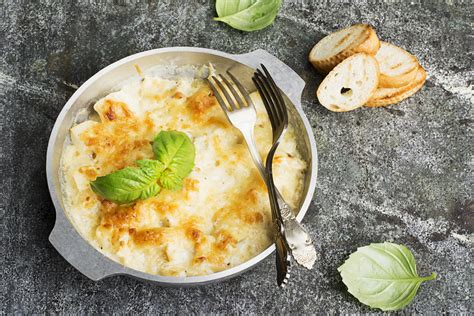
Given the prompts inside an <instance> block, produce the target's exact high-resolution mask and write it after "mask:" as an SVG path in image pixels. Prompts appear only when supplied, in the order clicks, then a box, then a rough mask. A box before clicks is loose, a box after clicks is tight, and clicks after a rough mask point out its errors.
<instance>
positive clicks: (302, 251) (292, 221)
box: [276, 190, 317, 269]
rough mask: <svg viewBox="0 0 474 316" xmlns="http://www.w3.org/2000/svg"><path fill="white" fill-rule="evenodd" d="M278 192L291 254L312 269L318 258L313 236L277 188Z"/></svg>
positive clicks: (297, 260)
mask: <svg viewBox="0 0 474 316" xmlns="http://www.w3.org/2000/svg"><path fill="white" fill-rule="evenodd" d="M276 194H277V199H278V204H279V206H280V213H281V218H282V219H283V226H284V227H285V237H286V240H287V242H288V246H289V247H290V249H291V254H292V255H293V257H294V258H295V260H296V262H298V263H299V264H300V265H302V266H303V267H305V268H307V269H311V268H312V267H313V265H314V262H315V261H316V259H317V254H316V249H315V248H314V245H313V242H312V240H311V237H310V236H309V234H308V233H307V232H306V230H305V229H304V227H303V226H302V225H301V224H300V223H298V221H297V220H296V217H295V215H294V214H293V210H292V209H291V207H290V206H289V205H288V204H287V203H286V202H285V200H283V197H282V196H281V194H280V192H278V190H276Z"/></svg>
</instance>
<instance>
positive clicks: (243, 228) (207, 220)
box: [62, 77, 306, 276]
mask: <svg viewBox="0 0 474 316" xmlns="http://www.w3.org/2000/svg"><path fill="white" fill-rule="evenodd" d="M252 98H253V100H254V102H255V105H256V108H257V117H258V121H257V125H256V127H255V136H256V141H257V144H258V145H259V150H260V153H261V155H262V157H264V155H265V154H266V153H267V152H268V150H269V148H270V146H271V127H270V123H269V121H268V117H267V115H266V112H265V109H264V107H263V105H262V102H261V100H260V98H259V96H258V94H253V95H252ZM94 109H95V110H96V112H97V113H98V114H99V117H100V121H86V122H83V123H81V124H78V125H76V126H74V127H72V128H71V140H72V144H70V145H68V146H67V147H66V148H65V152H64V154H63V157H62V173H63V177H64V190H63V191H64V195H65V201H66V208H67V211H68V213H69V216H70V218H71V220H72V222H73V223H74V225H75V227H76V229H77V230H78V231H79V232H80V234H81V235H82V236H83V237H84V238H85V239H87V240H88V241H89V242H90V243H91V244H92V245H93V246H94V247H95V248H96V249H98V250H99V251H101V252H102V253H104V254H105V255H106V256H108V257H109V258H111V259H113V260H115V261H117V262H119V263H121V264H123V265H125V266H127V267H130V268H133V269H136V270H140V271H143V272H147V273H151V274H159V275H168V276H192V275H206V274H210V273H213V272H218V271H222V270H224V269H227V268H230V267H233V266H236V265H238V264H241V263H243V262H245V261H247V260H249V259H250V258H252V257H254V256H256V255H257V254H259V253H260V252H262V251H263V250H264V249H266V248H267V247H268V246H269V245H270V244H271V241H272V238H271V213H270V206H269V202H268V196H267V191H266V188H265V185H264V183H263V181H262V180H261V178H260V175H259V174H258V171H257V169H256V168H255V166H254V164H253V162H252V160H251V157H250V154H249V153H248V150H247V148H246V144H245V142H244V140H243V138H242V136H241V135H240V133H239V132H238V131H237V130H236V129H235V128H233V127H232V126H231V125H230V123H228V121H227V119H226V117H225V115H224V114H223V112H222V110H221V108H220V107H219V105H218V104H217V101H216V99H215V97H214V96H213V94H212V92H211V90H210V88H209V87H208V85H207V84H205V83H204V82H203V81H201V80H191V79H181V80H176V81H175V80H165V79H161V78H156V77H145V78H144V79H143V80H142V81H141V82H135V83H130V84H127V85H125V86H124V87H123V88H122V89H121V90H120V91H117V92H113V93H111V94H109V95H107V96H106V97H104V98H102V99H100V100H99V101H98V102H97V103H96V104H95V105H94ZM161 130H179V131H183V132H185V133H187V134H188V135H189V136H190V138H191V140H192V141H193V143H194V145H195V147H196V161H195V167H194V170H193V171H192V172H191V174H190V175H189V176H188V177H187V178H186V179H185V180H184V185H183V188H182V189H180V190H177V191H168V190H162V191H161V192H160V193H159V194H158V195H157V196H156V197H153V198H149V199H146V200H143V201H137V202H136V203H133V204H131V205H117V204H115V203H112V202H109V201H106V200H104V199H102V198H100V197H99V196H97V195H96V194H95V193H94V192H93V191H92V190H91V188H90V185H89V184H90V181H92V180H94V179H95V178H96V177H98V176H102V175H106V174H108V173H110V172H113V171H116V170H119V169H121V168H124V167H126V166H130V165H133V164H134V162H135V161H136V160H138V159H144V158H153V152H152V147H151V141H152V140H153V138H154V136H155V135H156V134H157V133H158V132H159V131H161ZM305 169H306V164H305V162H304V161H303V160H302V159H301V158H300V155H299V153H298V151H297V150H296V141H295V135H294V133H293V130H292V129H291V127H290V128H289V130H288V132H287V133H286V135H285V138H284V141H283V142H282V143H281V144H280V146H279V148H278V151H277V154H276V156H275V160H274V173H275V181H276V184H277V186H278V188H279V189H280V192H281V193H282V195H283V196H284V198H285V199H286V201H287V202H288V203H289V204H290V205H291V206H293V207H295V206H298V205H299V202H300V198H301V195H302V192H301V191H302V188H303V177H304V172H305Z"/></svg>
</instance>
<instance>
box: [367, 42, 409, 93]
mask: <svg viewBox="0 0 474 316" xmlns="http://www.w3.org/2000/svg"><path fill="white" fill-rule="evenodd" d="M375 59H377V61H378V62H379V66H380V79H379V80H380V82H379V87H383V88H397V87H403V86H406V85H407V84H409V83H410V82H413V80H415V77H416V74H417V72H418V60H417V59H416V57H415V56H413V55H412V54H410V53H409V52H407V51H406V50H404V49H403V48H400V47H398V46H395V45H392V44H390V43H387V42H381V44H380V49H379V50H378V52H377V54H376V55H375Z"/></svg>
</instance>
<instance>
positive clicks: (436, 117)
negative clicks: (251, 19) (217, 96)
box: [0, 0, 474, 313]
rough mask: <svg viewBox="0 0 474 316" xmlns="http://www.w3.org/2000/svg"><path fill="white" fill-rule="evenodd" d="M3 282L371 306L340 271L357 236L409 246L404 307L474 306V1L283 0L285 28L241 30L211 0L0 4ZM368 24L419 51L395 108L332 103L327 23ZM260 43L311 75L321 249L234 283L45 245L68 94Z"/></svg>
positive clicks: (29, 301) (78, 295)
mask: <svg viewBox="0 0 474 316" xmlns="http://www.w3.org/2000/svg"><path fill="white" fill-rule="evenodd" d="M0 3H1V7H0V14H1V18H0V30H1V33H0V41H1V42H0V43H1V46H0V51H1V56H0V113H1V126H0V138H1V152H0V158H1V181H2V190H1V193H0V194H1V203H2V204H1V218H2V222H1V232H0V234H1V239H2V241H1V245H0V258H1V259H0V262H1V267H2V270H1V279H0V282H1V283H0V291H1V293H0V294H1V296H0V306H1V308H2V310H3V312H7V313H10V312H29V313H32V312H45V311H49V312H69V313H70V312H172V313H175V312H180V313H189V312H194V313H197V312H204V313H207V312H221V313H230V312H232V313H237V312H254V313H279V312H283V313H317V312H320V313H327V312H336V313H337V312H351V313H354V312H355V313H357V312H367V311H370V310H369V309H368V308H366V307H364V306H363V305H362V304H360V303H358V302H357V300H356V299H354V298H353V297H352V296H351V295H350V294H348V293H347V292H346V289H345V286H344V285H343V284H342V282H341V278H340V276H339V274H338V273H337V271H336V268H337V267H338V266H339V265H341V264H342V262H343V261H344V260H345V259H346V258H347V256H348V255H349V254H350V253H351V252H353V251H354V250H355V249H356V248H357V247H358V246H363V245H366V244H368V243H371V242H382V241H394V242H397V243H403V244H405V245H407V246H408V247H409V248H410V249H412V250H413V252H414V255H415V257H416V259H417V263H418V268H419V272H420V274H422V275H425V274H427V273H429V272H431V271H435V272H437V273H438V275H439V278H438V279H437V280H436V281H431V282H428V283H426V284H424V285H423V286H422V287H421V289H420V291H419V294H418V295H417V296H416V298H415V300H414V302H413V303H412V304H411V305H410V306H409V307H407V308H406V310H405V311H406V312H415V313H433V312H435V313H441V312H455V313H459V312H474V310H473V307H472V305H471V304H472V303H471V302H470V299H471V300H472V278H473V269H472V268H473V263H472V259H471V258H472V257H473V247H472V246H473V230H474V216H473V213H474V204H473V176H472V170H473V156H472V153H473V142H472V136H473V132H472V126H473V123H474V117H473V88H472V79H473V71H472V66H473V65H472V57H473V56H472V54H473V40H472V16H470V14H472V12H473V10H474V6H473V5H472V3H470V4H469V2H464V4H461V3H458V4H456V3H455V4H452V2H451V4H443V3H442V2H435V3H432V4H429V3H425V4H418V3H417V2H415V3H414V4H413V3H412V4H408V3H407V2H403V3H392V4H375V3H367V2H365V1H364V2H361V1H358V2H357V3H356V4H348V3H346V4H344V3H340V2H336V3H331V4H329V3H327V2H326V1H317V2H316V1H315V2H314V3H311V2H310V1H290V0H287V1H285V4H284V5H283V7H282V9H281V11H280V14H279V16H278V18H277V20H276V22H275V24H274V25H273V26H271V27H269V28H267V29H265V30H263V31H260V32H255V33H242V32H239V31H236V30H233V29H231V28H229V27H227V26H226V25H223V24H218V23H217V22H214V21H212V17H213V16H214V14H215V13H214V9H213V5H214V3H213V1H161V2H160V3H152V2H151V1H150V2H146V1H142V2H139V1H132V2H131V3H128V2H127V1H116V2H115V3H114V2H112V1H108V2H107V1H99V0H95V1H94V0H91V1H57V2H52V1H42V2H41V3H40V2H39V1H8V0H3V1H0ZM357 22H368V23H371V24H372V25H374V26H375V27H376V28H377V31H378V34H379V35H380V37H381V38H382V39H385V40H388V41H391V42H393V43H395V44H398V45H400V46H402V47H405V48H407V49H408V50H409V51H411V52H412V53H414V54H415V55H416V56H417V57H418V58H419V60H420V62H421V64H422V65H423V66H424V67H425V68H426V69H427V71H428V80H427V82H426V85H425V87H424V88H423V89H422V90H421V91H420V92H418V93H417V94H416V95H415V96H414V97H412V98H410V99H409V100H406V101H404V102H403V103H401V104H399V105H397V106H392V107H390V108H387V109H383V108H382V109H362V110H357V111H353V112H350V113H339V114H337V113H330V112H328V111H327V110H325V109H324V108H323V107H321V106H320V105H319V104H318V103H317V101H316V99H315V97H314V94H315V93H314V91H315V88H316V85H317V84H318V83H319V82H320V80H321V77H319V76H318V75H317V74H316V73H315V71H314V70H313V69H312V68H311V66H310V65H309V63H308V62H307V59H306V57H307V54H308V52H309V50H310V49H311V47H312V46H313V44H314V43H315V42H316V41H318V40H319V39H320V38H321V37H322V36H323V35H324V34H327V33H328V32H331V31H334V30H336V29H338V28H340V27H343V26H347V25H350V24H353V23H357ZM166 46H201V47H209V48H213V49H218V50H223V51H227V52H230V53H243V52H248V51H251V50H254V49H257V48H263V49H266V50H267V51H269V52H270V53H272V54H274V55H275V56H277V57H278V58H280V59H281V60H283V61H284V62H285V63H287V64H288V65H290V66H291V67H292V68H293V69H295V70H296V71H297V72H298V73H299V74H300V75H301V76H302V77H303V78H304V79H305V80H306V81H307V88H306V90H305V93H304V96H303V105H304V110H305V112H306V114H307V115H308V117H309V119H310V121H311V124H312V126H313V132H314V134H315V136H316V141H317V143H318V149H319V154H320V157H319V158H320V166H319V179H318V187H317V193H316V195H315V197H314V200H313V204H312V206H311V208H310V210H309V212H308V215H307V217H306V218H305V223H306V225H307V227H308V228H309V229H310V231H311V233H312V235H313V236H314V239H315V240H316V243H317V247H318V249H319V250H320V251H321V260H320V261H319V262H318V264H317V265H316V267H315V268H314V269H313V270H312V271H310V272H308V271H305V270H303V269H299V268H298V269H294V272H293V275H292V279H291V285H290V286H289V287H288V288H287V289H285V290H280V289H278V288H276V287H275V285H274V278H275V277H274V275H275V271H274V266H273V263H274V260H273V257H272V258H268V259H267V260H265V262H263V263H262V264H260V265H258V266H257V267H256V268H255V269H253V270H252V271H250V272H248V273H245V274H244V275H242V276H240V277H237V278H235V279H233V280H230V281H228V282H225V283H221V284H216V285H211V286H205V287H200V288H191V289H167V288H159V287H157V286H154V285H152V284H145V283H142V282H139V281H135V280H132V279H129V278H127V277H112V278H110V279H106V280H102V281H100V282H96V283H95V282H92V281H90V280H88V279H87V278H85V277H84V276H82V275H81V274H80V273H79V272H77V271H76V270H75V269H74V268H72V267H71V266H70V265H69V264H68V263H67V262H66V261H65V260H64V259H63V258H62V257H61V256H60V255H59V254H58V253H57V252H56V251H55V250H54V249H53V248H52V246H51V245H50V244H49V243H48V240H47V237H48V234H49V232H50V230H51V228H52V226H53V223H54V211H53V205H52V203H51V200H50V198H49V194H48V189H47V187H46V177H45V157H46V146H47V141H48V137H49V134H50V132H51V129H52V126H53V124H54V121H55V118H56V117H57V115H58V113H59V111H60V110H61V108H62V106H63V105H64V103H65V102H66V101H67V99H68V98H69V97H70V96H71V94H72V93H73V92H74V90H75V87H77V86H79V85H81V84H82V83H83V82H84V81H85V80H87V79H88V78H89V77H90V76H92V75H93V74H94V73H96V72H97V71H98V70H100V69H101V68H103V67H105V66H107V65H108V64H110V63H112V62H114V61H116V60H118V59H120V58H122V57H125V56H127V55H130V54H133V53H137V52H140V51H144V50H148V49H152V48H158V47H166Z"/></svg>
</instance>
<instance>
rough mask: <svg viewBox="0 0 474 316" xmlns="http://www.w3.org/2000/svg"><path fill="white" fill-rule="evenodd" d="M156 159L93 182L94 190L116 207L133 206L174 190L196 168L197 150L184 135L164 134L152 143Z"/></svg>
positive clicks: (169, 132)
mask: <svg viewBox="0 0 474 316" xmlns="http://www.w3.org/2000/svg"><path fill="white" fill-rule="evenodd" d="M152 147H153V152H154V153H155V158H156V160H153V159H145V160H138V161H136V164H137V167H127V168H124V169H121V170H118V171H115V172H112V173H110V174H108V175H106V176H103V177H98V178H97V179H96V180H94V181H92V182H91V188H92V190H93V191H94V192H95V193H96V194H98V195H100V196H102V197H103V198H105V199H107V200H109V201H112V202H115V203H117V204H126V203H131V202H133V201H136V200H144V199H147V198H150V197H153V196H155V195H157V194H158V193H159V192H160V191H161V188H162V187H164V188H166V189H169V190H175V189H178V188H180V187H181V185H182V182H183V179H184V178H185V177H186V176H187V175H188V174H189V173H190V172H191V170H192V169H193V167H194V158H195V149H194V145H193V143H192V142H191V140H190V139H189V137H188V136H187V135H186V134H185V133H182V132H177V131H162V132H160V133H159V134H158V135H157V136H156V137H155V139H154V141H153V145H152Z"/></svg>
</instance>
